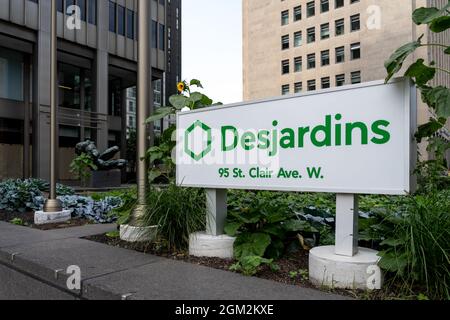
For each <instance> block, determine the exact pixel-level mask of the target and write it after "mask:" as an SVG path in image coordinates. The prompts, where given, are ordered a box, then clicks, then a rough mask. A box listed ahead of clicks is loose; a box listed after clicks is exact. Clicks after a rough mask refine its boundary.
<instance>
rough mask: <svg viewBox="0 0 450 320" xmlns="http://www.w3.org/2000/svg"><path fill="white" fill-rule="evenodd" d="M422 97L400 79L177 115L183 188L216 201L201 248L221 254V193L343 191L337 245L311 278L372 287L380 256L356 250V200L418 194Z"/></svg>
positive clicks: (317, 255) (314, 256) (315, 258)
mask: <svg viewBox="0 0 450 320" xmlns="http://www.w3.org/2000/svg"><path fill="white" fill-rule="evenodd" d="M415 97H416V94H415V89H414V87H413V86H412V85H411V83H410V82H409V81H408V80H406V79H396V80H395V81H392V82H391V83H389V84H387V85H385V84H384V83H383V82H382V81H376V82H370V83H365V84H359V85H352V86H345V87H341V88H335V89H328V90H322V91H317V92H312V93H306V94H301V95H293V96H287V97H282V98H277V99H271V100H262V101H255V102H248V103H241V104H234V105H228V106H222V107H213V108H207V109H201V110H194V111H188V112H183V113H179V114H178V116H177V124H178V130H177V149H176V162H177V183H178V184H179V185H182V186H185V187H200V188H205V189H207V190H208V191H207V194H208V197H212V199H209V200H208V202H207V203H208V212H209V216H208V232H207V234H206V235H207V236H209V237H210V238H209V239H208V241H207V243H202V244H201V245H204V246H207V247H208V246H210V247H214V250H212V251H217V250H216V249H217V247H215V245H213V244H212V243H217V241H219V239H216V238H214V237H223V235H221V233H223V232H222V231H223V225H224V223H225V219H226V215H225V214H224V211H225V210H226V197H225V196H224V195H225V194H226V193H225V191H223V190H226V189H243V190H274V191H293V192H328V193H336V194H337V198H336V199H337V202H336V204H337V208H336V220H337V221H336V246H333V247H331V248H328V247H325V248H326V253H323V252H322V251H323V248H316V249H318V250H316V249H314V250H312V251H311V254H310V257H311V258H310V259H311V264H312V268H313V269H315V270H316V271H317V274H315V273H314V270H310V272H311V278H312V280H313V281H315V280H317V281H320V282H321V284H331V285H333V286H335V287H339V286H341V287H349V286H350V285H352V286H353V287H354V286H356V287H361V288H365V287H366V285H365V282H364V281H366V279H367V278H368V275H367V276H366V269H367V267H369V266H372V265H376V264H377V261H378V259H379V258H378V256H377V253H376V252H375V251H371V250H366V249H358V237H357V232H358V224H357V222H358V216H359V215H358V196H357V195H358V194H387V195H405V194H408V193H409V192H411V191H413V190H414V187H415V181H414V179H412V178H411V177H412V172H413V170H414V168H415V152H416V147H415V139H414V136H413V132H415V129H416V102H415ZM214 190H216V191H214ZM220 190H222V191H220ZM214 219H215V220H214ZM227 240H228V242H227V241H225V243H226V244H227V245H230V243H231V245H232V241H231V240H230V239H227ZM214 241H216V242H214ZM220 241H222V244H223V238H221V239H220ZM191 244H192V243H191ZM193 245H194V246H198V245H199V243H198V241H197V242H194V243H193ZM226 250H229V248H226ZM193 251H195V250H193ZM228 252H229V251H228ZM203 253H204V252H203ZM342 264H344V265H342ZM345 264H348V265H347V266H350V267H348V268H347V267H346V266H345ZM363 269H364V270H363ZM336 270H337V271H336ZM339 270H343V271H345V272H344V274H343V275H340V274H339ZM352 270H353V271H352ZM347 276H348V277H347ZM316 278H317V279H316ZM344 278H345V279H344ZM349 279H350V280H349Z"/></svg>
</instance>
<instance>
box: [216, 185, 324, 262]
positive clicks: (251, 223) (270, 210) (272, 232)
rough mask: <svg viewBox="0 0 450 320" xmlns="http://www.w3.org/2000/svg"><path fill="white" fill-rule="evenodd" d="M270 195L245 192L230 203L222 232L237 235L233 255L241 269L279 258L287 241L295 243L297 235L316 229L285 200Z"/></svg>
mask: <svg viewBox="0 0 450 320" xmlns="http://www.w3.org/2000/svg"><path fill="white" fill-rule="evenodd" d="M272 195H273V193H270V192H258V193H252V192H248V193H247V196H246V197H245V198H244V199H241V201H239V202H236V201H231V202H230V203H231V204H230V206H229V210H228V211H229V218H228V221H227V224H226V226H225V232H226V233H227V234H228V235H230V236H235V237H236V241H235V243H234V255H235V258H236V259H237V260H238V261H239V263H240V266H241V267H242V268H245V267H246V266H248V267H249V268H250V269H251V268H257V267H258V266H259V265H258V262H259V263H260V264H261V263H267V264H270V263H271V262H272V261H273V260H274V259H278V258H280V257H281V255H282V254H283V253H284V252H285V249H286V246H287V244H289V243H291V242H293V241H295V242H298V239H299V238H298V235H299V234H304V235H307V234H311V233H317V232H318V230H316V229H315V228H313V227H312V226H311V225H310V224H309V223H308V222H307V221H304V220H301V219H300V218H299V217H298V216H297V214H296V213H295V212H294V211H293V210H292V209H291V208H290V207H289V205H288V204H287V203H286V202H285V201H283V200H282V199H279V198H277V197H272ZM231 198H232V197H231ZM250 257H251V258H250ZM255 257H259V258H260V259H256V258H255ZM263 258H265V259H268V260H271V261H270V262H269V261H268V260H265V259H263ZM251 270H253V269H251Z"/></svg>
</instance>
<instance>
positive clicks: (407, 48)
mask: <svg viewBox="0 0 450 320" xmlns="http://www.w3.org/2000/svg"><path fill="white" fill-rule="evenodd" d="M449 8H450V2H449V3H448V4H447V5H445V6H444V7H443V8H441V9H439V8H435V7H431V8H419V9H417V10H415V11H414V12H413V16H412V19H413V21H414V23H415V24H417V25H421V24H426V25H428V27H429V28H430V30H431V31H432V32H435V33H440V32H444V31H446V30H448V29H449V28H450V16H449V14H450V10H449ZM422 38H423V35H422V36H420V38H419V39H418V40H417V41H414V42H411V43H408V44H406V45H404V46H402V47H400V48H399V49H397V50H396V51H395V52H394V53H393V54H392V55H391V57H390V58H389V59H388V60H387V61H386V63H385V67H386V70H387V73H388V75H387V77H386V82H388V81H389V80H390V79H391V78H392V77H393V76H394V75H395V74H396V73H398V72H399V71H400V69H401V68H402V66H403V63H404V62H405V60H406V58H407V57H408V56H409V55H411V54H412V53H413V52H415V51H416V50H417V49H418V48H420V47H424V46H435V47H439V48H442V50H443V51H444V53H445V54H450V47H449V45H448V44H441V43H422ZM424 61H425V60H424V59H418V60H417V61H416V62H415V63H413V64H412V65H411V66H410V67H409V68H408V70H407V71H406V73H405V76H406V77H409V78H411V79H412V80H413V81H414V82H415V84H416V86H417V88H418V89H419V90H420V91H421V93H422V100H423V101H424V102H425V103H426V104H427V105H428V106H429V108H430V112H431V114H432V115H433V117H431V118H430V121H429V122H428V123H426V124H424V125H422V126H420V127H419V130H418V132H417V134H416V138H417V140H418V141H419V142H420V141H421V140H422V139H424V138H428V140H429V141H431V142H432V140H436V138H435V137H433V136H434V134H436V133H437V132H438V131H439V130H440V129H442V128H444V127H445V124H446V122H447V119H448V117H449V116H450V89H449V88H446V87H443V86H438V87H433V86H431V85H430V84H429V83H430V81H432V80H433V79H434V77H435V76H436V74H437V73H438V72H443V73H447V74H450V70H445V69H442V68H440V67H439V66H435V63H434V62H431V65H430V66H427V65H425V64H424ZM446 150H448V146H447V149H445V150H436V149H435V150H433V151H436V152H437V151H439V152H441V151H444V152H445V151H446ZM438 156H439V155H438ZM426 165H427V164H425V166H426Z"/></svg>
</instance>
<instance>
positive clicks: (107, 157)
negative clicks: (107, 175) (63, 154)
mask: <svg viewBox="0 0 450 320" xmlns="http://www.w3.org/2000/svg"><path fill="white" fill-rule="evenodd" d="M119 151H120V149H119V147H117V146H116V147H112V148H109V149H108V150H106V151H105V152H103V153H101V154H100V152H99V151H98V150H97V147H96V146H95V143H94V142H92V141H90V140H86V141H85V142H80V143H79V144H77V145H76V147H75V153H76V154H77V155H78V156H79V155H81V154H83V153H86V154H88V155H89V156H90V157H91V158H92V160H93V161H94V164H95V165H96V166H97V168H98V170H99V171H107V170H112V169H123V168H125V166H126V165H127V164H128V161H127V160H124V159H119V160H111V159H112V158H113V157H114V156H115V155H116V154H117V153H118V152H119Z"/></svg>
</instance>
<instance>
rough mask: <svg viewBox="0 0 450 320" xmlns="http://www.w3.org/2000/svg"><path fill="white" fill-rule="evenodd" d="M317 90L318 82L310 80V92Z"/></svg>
mask: <svg viewBox="0 0 450 320" xmlns="http://www.w3.org/2000/svg"><path fill="white" fill-rule="evenodd" d="M314 90H316V80H308V91H314Z"/></svg>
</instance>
